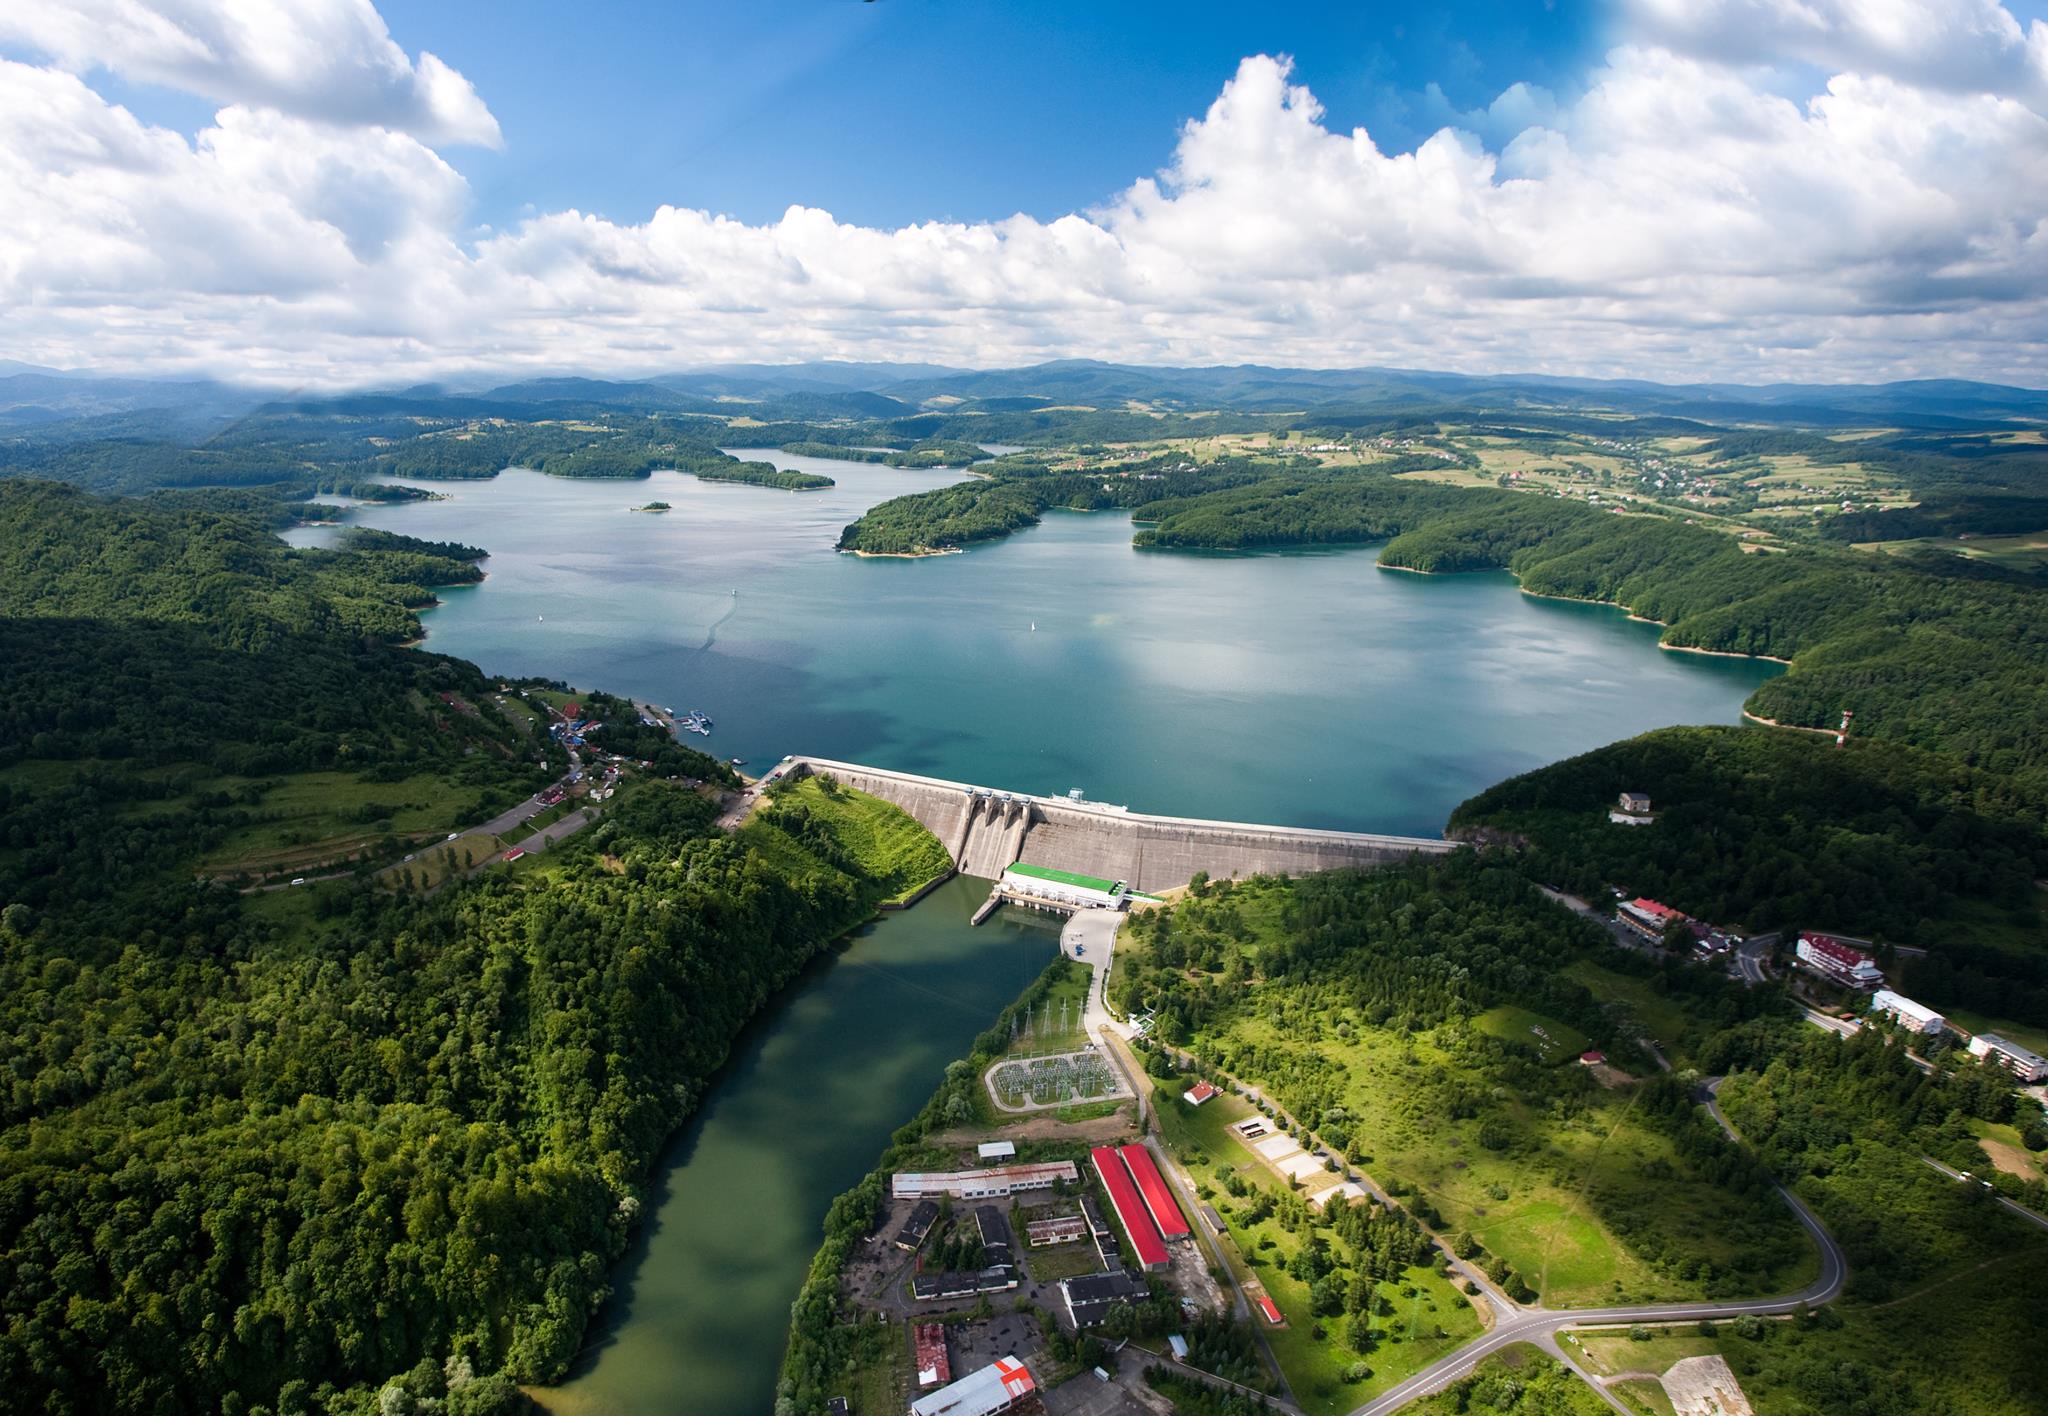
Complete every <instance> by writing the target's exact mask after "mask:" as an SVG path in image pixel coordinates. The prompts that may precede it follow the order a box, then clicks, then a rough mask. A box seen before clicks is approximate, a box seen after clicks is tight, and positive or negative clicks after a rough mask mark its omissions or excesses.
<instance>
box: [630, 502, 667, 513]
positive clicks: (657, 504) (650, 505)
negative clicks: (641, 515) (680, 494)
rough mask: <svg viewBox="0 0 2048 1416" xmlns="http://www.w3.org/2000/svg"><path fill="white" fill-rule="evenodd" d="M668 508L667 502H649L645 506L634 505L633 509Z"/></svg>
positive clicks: (661, 509)
mask: <svg viewBox="0 0 2048 1416" xmlns="http://www.w3.org/2000/svg"><path fill="white" fill-rule="evenodd" d="M670 509H671V508H670V507H669V504H668V503H667V502H649V503H647V505H645V506H636V507H634V508H633V510H634V511H668V510H670Z"/></svg>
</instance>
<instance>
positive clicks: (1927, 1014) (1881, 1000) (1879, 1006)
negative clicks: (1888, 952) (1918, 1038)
mask: <svg viewBox="0 0 2048 1416" xmlns="http://www.w3.org/2000/svg"><path fill="white" fill-rule="evenodd" d="M1870 1011H1871V1012H1873V1013H1884V1014H1887V1015H1889V1016H1890V1017H1893V1018H1896V1019H1898V1021H1899V1022H1900V1023H1901V1024H1903V1025H1904V1026H1906V1027H1908V1028H1911V1029H1912V1030H1913V1031H1914V1032H1917V1033H1925V1034H1927V1035H1928V1036H1929V1037H1932V1036H1933V1035H1934V1034H1936V1033H1938V1032H1940V1031H1941V1030H1942V1029H1943V1028H1945V1027H1947V1026H1948V1019H1946V1018H1944V1017H1942V1016H1941V1014H1939V1013H1937V1012H1935V1011H1934V1010H1933V1009H1932V1008H1929V1007H1927V1006H1926V1005H1925V1004H1922V1003H1915V1002H1914V1001H1913V1000H1912V999H1910V998H1908V997H1906V996H1905V995H1903V994H1899V993H1894V992H1892V991H1891V990H1890V989H1889V988H1880V989H1878V990H1877V992H1876V993H1874V994H1872V995H1871V997H1870Z"/></svg>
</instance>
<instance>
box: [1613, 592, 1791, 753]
mask: <svg viewBox="0 0 2048 1416" xmlns="http://www.w3.org/2000/svg"><path fill="white" fill-rule="evenodd" d="M1630 618H1631V619H1633V618H1634V616H1630ZM1657 647H1658V648H1659V649H1665V650H1669V651H1670V652H1671V653H1673V654H1705V655H1707V656H1709V657H1710V658H1715V659H1758V660H1761V661H1762V662H1764V663H1766V664H1783V665H1785V666H1786V667H1787V668H1790V667H1791V666H1792V661H1791V660H1790V659H1780V658H1779V657H1778V656H1777V655H1776V654H1743V653H1738V652H1737V651H1736V650H1733V649H1702V648H1700V647H1699V646H1698V645H1697V644H1666V643H1664V642H1663V641H1662V640H1661V639H1660V640H1659V641H1657ZM1758 721H1760V722H1761V721H1762V720H1761V719H1759V720H1758ZM1815 731H1817V732H1818V731H1822V730H1821V729H1815Z"/></svg>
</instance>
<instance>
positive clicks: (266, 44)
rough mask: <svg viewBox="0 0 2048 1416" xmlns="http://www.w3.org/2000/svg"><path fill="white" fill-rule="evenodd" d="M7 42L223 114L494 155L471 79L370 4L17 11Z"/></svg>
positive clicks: (290, 2) (77, 6) (123, 3)
mask: <svg viewBox="0 0 2048 1416" xmlns="http://www.w3.org/2000/svg"><path fill="white" fill-rule="evenodd" d="M0 41H13V42H15V43H18V44H24V45H27V46H30V47H32V48H34V49H37V50H40V51H41V52H43V53H44V54H46V55H48V56H49V57H50V58H51V59H53V60H54V61H55V62H56V63H57V64H58V65H59V66H61V67H63V68H65V69H69V70H71V71H73V72H78V73H83V72H86V71H88V70H90V69H94V68H103V69H108V70H111V71H113V72H114V73H117V74H120V75H121V76H122V77H124V78H128V79H133V80H137V81H140V82H143V83H151V84H161V85H164V86H166V87H169V88H175V89H180V90H183V91H185V92H188V93H194V94H198V95H200V96H201V97H204V98H209V99H213V100H215V101H217V102H220V103H230V104H247V105H253V106H259V107H264V108H274V109H277V110H279V111H281V112H285V113H290V114H293V115H295V116H297V117H302V118H310V119H317V120H320V121H323V122H329V123H339V124H348V125H354V126H366V127H380V128H391V129H395V130H397V131H399V132H404V133H410V134H412V135H413V136H414V137H417V138H419V139H421V140H422V141H424V142H427V143H432V144H435V145H437V146H438V145H442V144H449V143H476V144H482V145H484V146H488V147H496V146H497V145H498V143H499V141H500V136H499V132H498V120H497V119H495V118H493V117H492V116H491V110H490V109H489V108H487V107H485V105H484V101H483V100H482V99H481V98H479V97H478V96H477V92H476V89H475V88H474V87H473V86H471V84H470V82H469V80H467V79H465V78H463V77H462V75H461V74H458V73H457V72H455V70H453V69H451V68H449V67H448V66H447V65H446V64H444V63H443V62H442V61H441V60H440V59H438V58H436V57H435V56H434V55H432V54H424V53H423V54H421V55H420V56H419V59H418V60H417V61H414V60H413V59H411V58H409V57H407V55H406V53H405V51H404V50H403V49H401V48H399V47H398V45H397V44H396V43H394V42H393V41H392V38H391V34H390V32H389V31H388V30H387V29H385V27H384V19H383V17H382V16H381V15H379V14H378V13H377V9H376V7H375V6H374V5H372V4H371V3H370V0H235V3H232V4H222V3H218V0H8V3H7V4H6V5H4V6H0Z"/></svg>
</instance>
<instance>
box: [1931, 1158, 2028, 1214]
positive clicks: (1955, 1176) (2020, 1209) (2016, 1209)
mask: <svg viewBox="0 0 2048 1416" xmlns="http://www.w3.org/2000/svg"><path fill="white" fill-rule="evenodd" d="M1920 1158H1921V1159H1922V1160H1924V1161H1926V1162H1927V1163H1928V1164H1929V1165H1931V1166H1933V1167H1934V1168H1935V1169H1936V1170H1939V1171H1940V1172H1941V1173H1942V1174H1944V1175H1946V1176H1947V1177H1948V1178H1949V1179H1951V1180H1960V1181H1962V1182H1963V1183H1964V1184H1966V1185H1969V1184H1976V1185H1983V1186H1984V1187H1985V1188H1986V1189H1989V1188H1990V1182H1988V1181H1984V1180H1979V1179H1977V1178H1976V1177H1975V1176H1969V1177H1967V1178H1965V1176H1964V1175H1963V1172H1962V1171H1960V1170H1951V1169H1949V1168H1948V1167H1947V1166H1946V1165H1943V1164H1942V1163H1941V1162H1940V1161H1938V1160H1936V1159H1935V1158H1934V1157H1933V1156H1931V1155H1923V1156H1921V1157H1920ZM1992 1198H1993V1199H1995V1200H1997V1201H1998V1203H2000V1204H2001V1205H2004V1206H2005V1207H2006V1208H2007V1209H2009V1210H2011V1211H2012V1212H2013V1213H2014V1214H2016V1215H2018V1216H2019V1217H2020V1218H2021V1219H2023V1220H2025V1221H2026V1222H2027V1223H2029V1224H2031V1225H2033V1226H2034V1227H2035V1228H2036V1229H2048V1218H2043V1217H2042V1216H2040V1215H2038V1214H2035V1213H2034V1212H2033V1211H2032V1210H2030V1209H2028V1208H2027V1207H2026V1206H2025V1205H2022V1204H2017V1203H2015V1202H2014V1201H2012V1200H2008V1199H2007V1198H2006V1197H2005V1196H2003V1195H1993V1196H1992Z"/></svg>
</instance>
